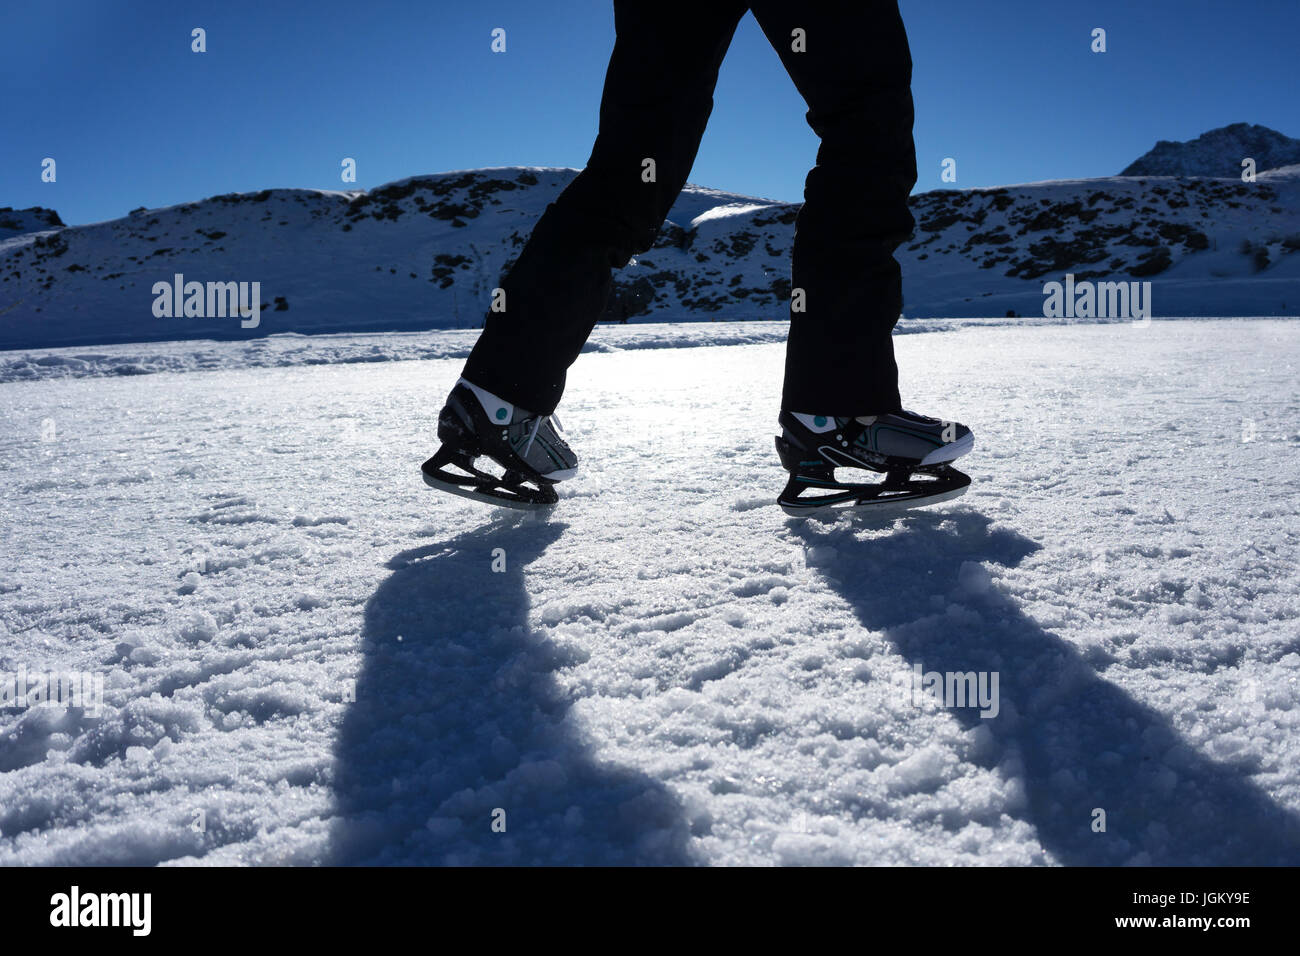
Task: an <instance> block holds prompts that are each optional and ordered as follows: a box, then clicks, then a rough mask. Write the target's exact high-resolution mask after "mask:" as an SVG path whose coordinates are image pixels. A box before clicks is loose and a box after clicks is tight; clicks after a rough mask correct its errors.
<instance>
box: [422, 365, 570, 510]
mask: <svg viewBox="0 0 1300 956" xmlns="http://www.w3.org/2000/svg"><path fill="white" fill-rule="evenodd" d="M438 439H439V440H440V441H441V442H442V446H441V447H440V448H439V449H438V451H437V452H436V453H435V454H434V456H433V457H432V458H430V459H429V460H428V461H426V462H425V463H424V464H423V465H421V466H420V470H421V472H422V473H423V474H424V481H425V483H426V484H428V485H429V486H430V487H433V488H438V489H440V490H442V491H449V492H451V493H452V494H454V495H460V496H461V497H463V498H474V499H476V500H478V501H485V502H487V503H488V504H492V505H500V506H504V507H507V508H519V509H525V510H529V509H534V508H544V507H547V506H549V505H553V504H555V502H556V501H558V500H559V496H558V495H557V494H556V493H555V484H556V482H559V481H563V480H564V479H566V478H571V477H573V475H574V473H575V472H576V471H577V465H578V459H577V456H576V455H574V454H573V450H572V449H571V448H569V445H568V443H567V442H565V440H564V437H563V433H562V432H561V429H560V423H559V420H558V419H557V418H556V417H555V416H554V415H537V414H534V413H532V412H529V411H527V410H525V409H522V408H518V407H516V406H514V405H512V404H511V403H510V402H507V401H505V400H504V399H501V398H498V397H497V396H496V395H493V394H492V393H491V392H488V391H487V390H485V389H482V388H479V387H478V386H476V385H472V384H471V383H469V382H467V381H465V380H464V379H461V380H460V381H458V382H457V383H456V387H455V388H453V389H452V392H451V395H449V396H448V397H447V404H446V405H445V406H443V409H442V412H441V414H439V416H438ZM480 457H486V458H488V459H490V460H491V461H492V462H494V463H495V464H496V465H497V466H499V468H500V473H499V474H497V473H493V472H490V471H486V470H484V469H482V468H480V467H478V465H477V463H476V461H477V459H478V458H480Z"/></svg>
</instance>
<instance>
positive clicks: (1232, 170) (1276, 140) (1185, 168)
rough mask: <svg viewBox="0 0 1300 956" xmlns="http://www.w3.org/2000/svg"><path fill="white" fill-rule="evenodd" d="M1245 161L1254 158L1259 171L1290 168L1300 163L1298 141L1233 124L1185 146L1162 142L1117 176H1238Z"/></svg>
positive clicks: (1244, 124)
mask: <svg viewBox="0 0 1300 956" xmlns="http://www.w3.org/2000/svg"><path fill="white" fill-rule="evenodd" d="M1245 159H1253V160H1254V161H1255V169H1256V170H1257V171H1258V172H1263V171H1265V170H1268V169H1277V168H1278V167H1281V166H1292V165H1294V164H1296V163H1300V139H1292V138H1291V137H1290V136H1285V135H1283V134H1282V133H1279V132H1277V130H1272V129H1269V128H1268V127H1267V126H1252V125H1251V124H1249V123H1233V124H1232V125H1231V126H1224V127H1221V128H1220V129H1212V130H1210V131H1209V132H1208V133H1203V134H1201V135H1200V136H1198V137H1196V139H1193V140H1188V141H1187V142H1185V143H1175V142H1171V141H1169V140H1166V139H1162V140H1160V141H1159V142H1158V143H1156V145H1155V148H1154V149H1152V150H1151V151H1150V152H1149V153H1147V154H1146V155H1144V156H1142V157H1140V158H1138V159H1137V160H1134V161H1133V162H1132V163H1130V164H1129V165H1128V166H1127V167H1126V168H1125V169H1124V171H1123V172H1122V173H1120V175H1121V176H1240V175H1241V172H1242V165H1241V164H1242V160H1245Z"/></svg>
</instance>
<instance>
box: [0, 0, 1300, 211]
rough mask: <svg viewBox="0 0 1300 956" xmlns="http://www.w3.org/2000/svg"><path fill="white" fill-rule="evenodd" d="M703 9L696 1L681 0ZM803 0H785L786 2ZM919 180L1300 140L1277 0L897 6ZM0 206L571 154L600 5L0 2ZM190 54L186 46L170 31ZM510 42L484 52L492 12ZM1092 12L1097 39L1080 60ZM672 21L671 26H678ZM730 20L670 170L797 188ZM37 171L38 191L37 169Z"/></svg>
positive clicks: (786, 194) (779, 92)
mask: <svg viewBox="0 0 1300 956" xmlns="http://www.w3.org/2000/svg"><path fill="white" fill-rule="evenodd" d="M702 2H707V0H702ZM796 2H806V0H796ZM902 9H903V16H904V19H905V20H906V22H907V25H908V30H909V33H910V36H911V43H912V55H913V59H914V61H915V64H916V68H915V76H914V94H915V97H916V104H917V123H916V140H917V153H918V164H919V166H920V171H921V181H920V183H919V184H918V186H917V188H918V190H925V189H931V188H939V187H941V186H943V184H942V183H941V182H940V180H939V164H940V162H941V160H942V159H943V158H944V157H948V156H951V157H954V158H956V159H957V161H958V167H957V171H958V182H957V184H956V185H957V186H959V187H969V186H987V185H998V184H1004V183H1015V182H1027V181H1032V180H1038V179H1053V178H1063V177H1076V176H1100V175H1113V174H1115V173H1117V172H1119V170H1120V169H1122V168H1123V167H1124V166H1125V165H1127V164H1128V163H1129V162H1130V161H1131V160H1133V159H1135V158H1136V157H1137V156H1139V155H1141V154H1142V153H1144V152H1145V151H1146V150H1148V149H1150V148H1151V146H1153V145H1154V144H1155V141H1156V140H1157V139H1177V140H1182V139H1190V138H1192V137H1195V136H1197V135H1199V134H1200V133H1203V132H1205V131H1206V130H1208V129H1212V128H1214V127H1218V126H1224V125H1226V124H1228V123H1233V122H1250V123H1260V124H1263V125H1265V126H1270V127H1273V128H1274V129H1278V130H1280V131H1282V132H1284V133H1287V134H1288V135H1292V136H1300V102H1298V100H1297V96H1296V93H1297V89H1298V88H1300V82H1298V80H1300V68H1298V67H1297V65H1296V63H1297V56H1296V46H1295V44H1296V39H1297V37H1300V3H1298V2H1297V0H1144V2H1135V0H1090V2H1068V0H1060V2H1057V0H1052V2H1044V0H988V2H974V0H903V2H902ZM3 19H4V28H3V33H2V35H0V81H2V82H3V87H2V88H3V91H4V93H3V97H2V100H0V206H5V205H10V206H17V207H25V206H31V205H42V206H47V207H53V208H55V209H57V210H58V211H59V213H60V214H61V215H62V217H63V219H64V221H65V222H68V223H84V222H93V221H98V220H102V219H110V218H115V217H117V216H120V215H123V214H125V213H126V212H127V210H129V209H131V208H133V207H135V206H142V205H143V206H159V205H167V204H171V203H178V202H186V201H190V200H194V199H201V198H204V197H206V196H211V195H215V194H217V193H223V192H232V191H247V190H257V189H264V188H267V187H279V186H310V187H323V188H335V189H338V188H356V187H345V186H344V184H342V183H341V182H340V181H339V162H340V161H341V159H342V158H343V157H345V156H352V157H355V158H356V159H357V161H358V164H359V167H358V174H359V175H358V183H357V186H359V187H361V188H369V187H373V186H377V185H380V184H381V183H384V182H388V181H390V180H393V179H400V178H402V177H405V176H411V175H416V174H420V173H430V172H438V171H444V170H449V169H463V168H468V167H476V166H503V165H514V164H529V165H543V166H577V167H580V166H582V165H583V164H584V163H585V162H586V159H587V156H588V153H589V150H590V147H591V142H592V139H593V137H594V135H595V128H596V112H597V106H598V104H599V101H600V88H601V82H602V79H603V77H604V69H605V64H606V62H607V60H608V57H609V52H610V50H611V48H612V46H613V40H614V18H613V12H612V6H611V4H610V3H609V2H608V0H544V2H539V0H531V2H524V0H511V2H505V0H501V2H490V0H466V2H461V3H452V2H449V0H432V2H421V3H416V2H408V3H398V2H383V0H371V2H367V3H355V2H347V3H342V2H338V0H315V2H313V3H310V4H298V3H294V4H290V3H279V2H274V0H271V2H267V0H261V2H247V0H220V2H197V3H196V2H187V0H175V2H163V0H133V2H129V3H110V2H107V0H98V2H91V0H42V2H40V3H27V4H18V3H7V4H6V9H5V12H4V17H3ZM195 26H201V27H204V28H205V29H206V30H207V39H208V52H207V53H204V54H194V53H191V52H190V37H189V33H190V30H191V28H192V27H195ZM498 26H499V27H504V28H505V29H506V30H507V52H506V53H505V54H493V53H492V52H491V51H490V49H489V42H490V31H491V29H492V28H493V27H498ZM1094 27H1103V28H1105V29H1106V31H1107V39H1108V48H1109V50H1108V52H1107V53H1105V54H1102V55H1098V54H1093V53H1092V52H1090V50H1089V44H1090V32H1091V30H1092V28H1094ZM683 28H684V29H689V24H684V25H683ZM804 109H805V107H804V104H803V102H802V100H801V99H800V98H799V96H798V94H797V93H796V92H795V91H794V89H793V87H792V85H791V83H790V81H789V79H788V78H787V76H786V75H785V72H784V71H783V70H782V68H781V65H780V62H779V61H778V59H777V57H776V54H775V52H773V50H772V49H771V48H770V46H769V45H768V43H767V41H766V39H765V38H764V36H763V34H762V32H761V31H760V30H759V29H758V26H757V24H756V23H755V22H754V20H753V18H752V17H749V16H746V17H745V19H744V21H743V22H742V23H741V26H740V29H739V31H738V32H737V35H736V39H735V42H734V44H733V45H732V49H731V52H730V54H729V55H728V58H727V61H726V62H725V64H724V65H723V68H722V75H721V77H720V79H719V83H718V90H717V94H716V105H715V107H714V113H713V119H712V120H711V122H710V126H709V130H708V133H707V134H706V135H705V139H704V143H703V145H702V147H701V150H700V155H699V158H698V160H697V162H696V165H695V170H694V172H693V173H692V175H691V181H692V182H696V183H701V184H704V185H709V186H715V187H718V188H722V189H728V190H733V191H736V192H740V193H746V194H750V195H757V196H764V197H770V198H775V199H782V200H792V201H797V200H799V199H800V198H801V196H802V189H803V177H804V175H805V173H806V172H807V169H808V167H809V166H810V165H811V164H812V162H813V158H814V154H815V151H816V145H817V142H816V138H815V137H814V136H813V134H812V132H811V131H810V130H809V129H808V127H807V125H806V124H805V121H804ZM46 156H51V157H54V158H55V159H56V160H57V161H58V182H57V183H54V184H46V183H42V182H41V181H40V162H41V160H42V158H44V157H46Z"/></svg>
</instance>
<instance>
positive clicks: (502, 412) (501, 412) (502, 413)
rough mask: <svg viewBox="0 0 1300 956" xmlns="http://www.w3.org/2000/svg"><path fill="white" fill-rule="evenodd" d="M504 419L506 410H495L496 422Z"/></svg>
mask: <svg viewBox="0 0 1300 956" xmlns="http://www.w3.org/2000/svg"><path fill="white" fill-rule="evenodd" d="M505 417H506V410H505V409H504V408H498V409H497V421H501V420H502V419H503V418H505Z"/></svg>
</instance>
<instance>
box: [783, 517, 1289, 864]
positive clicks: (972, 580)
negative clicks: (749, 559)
mask: <svg viewBox="0 0 1300 956" xmlns="http://www.w3.org/2000/svg"><path fill="white" fill-rule="evenodd" d="M989 524H990V523H989V520H988V519H987V518H985V517H983V516H982V515H979V514H976V513H973V512H969V511H955V512H950V513H947V514H935V513H927V512H917V513H915V514H914V515H911V516H909V517H908V518H907V519H906V527H905V528H904V529H902V530H899V531H897V532H895V533H893V534H891V535H888V536H880V537H874V536H872V537H869V538H864V539H859V538H858V537H855V534H854V529H853V528H851V527H850V528H845V527H843V526H842V525H835V526H831V527H830V528H829V529H828V528H827V526H826V525H822V524H819V523H817V522H808V523H803V522H800V523H797V524H796V523H792V525H791V530H792V531H794V533H795V534H796V535H797V536H799V537H801V538H802V539H803V540H804V542H805V543H806V544H807V545H809V546H822V547H826V546H830V547H833V548H834V549H835V559H834V560H833V561H830V562H827V564H826V565H825V571H826V572H828V573H826V574H825V575H824V576H825V579H826V580H827V582H828V583H830V584H831V585H832V586H833V587H834V588H835V589H836V590H837V591H839V592H840V593H841V594H842V595H843V597H844V598H845V599H846V600H847V601H848V602H849V603H850V604H851V605H852V606H853V609H854V611H855V612H856V614H857V616H858V618H859V620H860V621H861V622H862V624H863V626H864V627H867V628H870V629H871V630H877V631H882V632H883V633H884V635H885V637H886V639H887V640H889V641H890V642H891V643H892V644H893V645H894V646H895V647H896V648H897V649H898V651H899V653H901V654H902V655H903V656H904V657H905V658H907V661H908V665H909V667H911V666H914V665H915V664H918V663H919V664H921V665H922V669H923V671H926V672H930V671H938V672H940V673H943V672H961V673H966V672H970V671H976V672H979V671H987V672H994V671H996V672H998V673H999V679H1000V696H1001V713H1000V714H999V715H998V716H996V717H990V718H981V717H980V716H979V711H978V709H977V708H952V709H951V710H950V713H951V714H952V715H953V717H954V719H956V720H958V721H960V722H961V723H962V724H963V725H964V726H965V727H966V728H967V729H972V728H974V727H976V726H979V725H984V726H987V727H988V728H989V730H990V731H991V732H992V734H993V735H994V740H995V741H996V747H995V748H994V749H995V751H996V752H997V761H998V762H999V763H1001V764H1002V766H1003V767H1004V769H1006V770H1007V771H1009V772H1012V773H1016V774H1017V775H1020V776H1022V778H1023V780H1024V783H1025V792H1026V796H1027V802H1026V805H1025V808H1024V809H1023V810H1022V811H1018V812H1020V813H1023V815H1024V816H1025V817H1026V819H1028V821H1029V822H1030V823H1032V824H1033V826H1034V827H1036V828H1037V832H1038V838H1039V840H1040V841H1041V843H1042V845H1043V847H1044V848H1045V849H1046V850H1047V851H1048V852H1049V853H1051V854H1052V855H1053V857H1054V858H1055V859H1056V860H1057V861H1058V862H1060V863H1064V864H1067V865H1093V866H1097V865H1109V864H1117V863H1125V862H1136V863H1146V864H1150V865H1165V866H1179V865H1181V866H1194V865H1206V864H1215V865H1232V864H1240V865H1268V864H1291V865H1294V864H1295V863H1296V862H1297V860H1300V818H1298V817H1297V815H1296V814H1295V813H1293V812H1291V811H1288V810H1285V809H1283V808H1281V807H1279V806H1278V805H1276V804H1275V803H1274V802H1273V801H1272V800H1271V799H1270V798H1269V797H1268V795H1267V794H1266V793H1264V792H1263V791H1262V790H1261V789H1260V788H1259V787H1257V786H1256V785H1255V784H1254V783H1252V782H1251V781H1250V780H1249V779H1247V778H1246V777H1245V776H1244V771H1243V770H1239V769H1234V768H1232V767H1229V766H1226V765H1224V764H1221V763H1217V762H1215V761H1213V760H1211V759H1209V758H1208V757H1206V756H1205V755H1203V754H1202V753H1201V752H1200V751H1198V750H1197V749H1195V748H1194V747H1192V746H1190V745H1189V744H1188V743H1187V742H1185V741H1183V740H1181V739H1180V737H1179V736H1178V734H1177V732H1176V731H1175V730H1174V728H1173V727H1172V726H1171V725H1170V722H1169V721H1168V719H1166V717H1165V716H1164V715H1162V714H1160V713H1159V712H1157V711H1155V710H1153V709H1151V708H1150V707H1147V706H1145V705H1144V704H1141V703H1139V702H1138V701H1136V700H1134V699H1133V698H1132V697H1130V696H1129V695H1128V694H1126V693H1125V692H1124V691H1122V690H1120V689H1119V688H1118V687H1116V686H1115V685H1114V684H1112V683H1110V682H1109V681H1106V680H1103V679H1102V678H1100V677H1099V676H1098V675H1097V673H1096V670H1095V669H1094V667H1093V666H1091V665H1090V664H1089V663H1088V661H1086V660H1085V659H1084V658H1083V657H1082V656H1081V655H1080V653H1079V652H1078V651H1077V650H1076V649H1075V648H1074V646H1073V645H1071V644H1069V643H1068V642H1066V641H1064V640H1062V639H1061V638H1059V637H1056V636H1055V635H1054V634H1052V633H1050V632H1049V631H1046V630H1044V629H1043V628H1041V627H1040V626H1039V625H1038V624H1037V623H1035V622H1034V621H1033V620H1032V619H1031V618H1029V617H1027V616H1026V615H1024V614H1022V613H1021V612H1020V610H1019V609H1018V608H1017V607H1016V606H1015V605H1014V604H1013V603H1012V602H1011V601H1010V600H1009V599H1007V598H1006V597H1005V596H1004V595H1001V594H999V593H998V592H997V590H996V589H995V588H991V587H988V586H987V578H985V579H984V580H983V586H981V575H980V572H979V569H975V568H971V569H968V570H967V571H966V573H965V575H964V580H963V575H962V564H963V562H967V561H971V562H978V561H989V562H995V563H997V564H1001V565H1004V566H1008V567H1013V566H1015V565H1016V564H1018V563H1019V562H1020V561H1021V560H1022V559H1024V558H1025V557H1026V556H1028V555H1030V554H1032V553H1033V552H1034V551H1037V550H1038V548H1039V545H1037V544H1036V543H1035V542H1033V541H1031V540H1029V539H1028V538H1025V537H1023V536H1022V535H1019V534H1016V533H1015V532H1012V531H1006V530H1002V529H990V527H989ZM859 534H861V532H860V531H859ZM832 574H833V575H834V577H832V576H831V575H832ZM936 596H938V597H936ZM900 692H901V690H900ZM1097 807H1100V808H1102V809H1104V810H1105V811H1106V817H1107V819H1106V824H1107V826H1106V832H1105V833H1094V832H1093V831H1092V829H1091V824H1092V820H1093V809H1094V808H1097Z"/></svg>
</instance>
